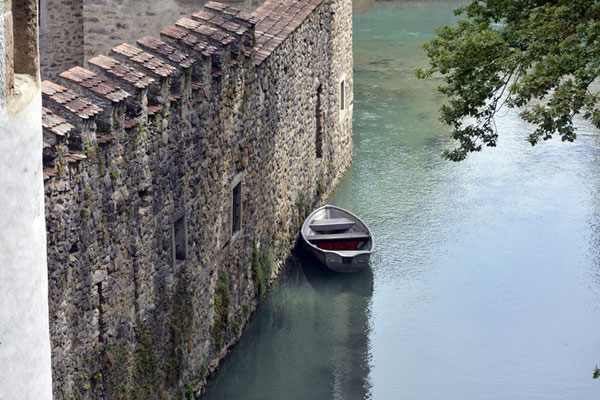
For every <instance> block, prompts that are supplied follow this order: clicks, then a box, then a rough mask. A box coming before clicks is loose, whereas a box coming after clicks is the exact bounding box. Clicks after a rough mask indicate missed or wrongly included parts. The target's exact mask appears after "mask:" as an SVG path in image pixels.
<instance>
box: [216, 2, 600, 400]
mask: <svg viewBox="0 0 600 400" xmlns="http://www.w3.org/2000/svg"><path fill="white" fill-rule="evenodd" d="M455 6H456V4H452V3H448V2H441V3H440V2H384V3H377V4H376V5H375V7H374V8H373V9H372V10H371V11H370V12H369V13H367V14H364V15H359V16H355V18H354V24H355V25H354V34H355V36H354V45H355V47H354V52H355V53H354V56H355V65H354V71H355V88H354V91H355V104H354V140H355V158H354V165H353V167H352V169H351V171H350V173H349V174H348V176H347V178H346V179H345V181H344V182H343V183H342V185H341V186H340V188H339V190H338V191H337V193H336V195H335V197H334V198H333V199H332V203H333V204H337V205H340V206H342V207H346V208H349V209H351V210H353V211H354V212H356V213H357V214H358V215H360V216H362V217H363V218H364V220H365V221H366V222H367V223H368V224H369V225H370V226H371V228H372V229H373V231H374V233H375V235H376V238H377V244H378V249H377V251H376V253H375V254H374V257H373V260H372V263H371V265H372V268H371V269H369V270H366V271H363V272H361V273H359V274H356V275H349V276H341V275H334V274H328V273H326V272H325V271H323V269H322V268H320V267H319V266H318V265H315V264H314V262H313V261H312V259H310V258H309V257H308V256H307V255H306V254H305V253H303V252H302V251H298V252H297V254H296V256H295V258H294V259H293V260H292V261H291V262H290V266H289V268H288V271H287V273H286V274H285V276H284V277H283V278H282V279H281V280H280V281H279V282H278V284H277V285H276V287H275V288H274V289H273V291H272V292H271V293H270V294H269V296H268V298H267V299H266V301H265V303H264V305H263V306H262V307H261V309H260V311H259V312H258V314H257V316H256V318H255V320H254V321H253V322H252V323H251V325H250V327H249V329H248V330H247V331H246V333H245V336H244V338H243V339H242V341H241V342H240V344H239V345H238V346H237V347H236V348H235V349H234V350H233V352H232V354H231V356H230V357H229V359H228V360H227V361H226V362H225V364H224V365H223V367H222V368H221V370H220V371H219V372H218V374H217V375H216V377H215V378H214V379H213V380H212V381H211V382H210V387H209V390H208V392H207V393H206V395H205V397H204V398H205V399H207V400H208V399H211V400H212V399H219V400H224V399H245V400H251V399H252V400H254V399H256V400H259V399H261V400H267V399H292V400H295V399H319V400H320V399H324V400H326V399H336V400H337V399H378V400H387V399H408V400H412V399H414V400H421V399H423V400H429V399H432V400H435V399H444V400H448V399H460V400H464V399H502V400H505V399H544V400H547V399H563V400H565V399H573V400H587V399H599V398H600V382H599V381H595V380H593V379H592V377H591V375H592V372H593V369H594V367H595V365H596V364H600V140H599V139H598V137H597V135H595V134H594V133H593V131H592V129H590V128H586V127H585V126H583V127H582V129H581V130H580V132H579V139H578V140H577V142H576V143H573V144H564V143H560V142H559V141H555V142H548V143H544V144H542V145H541V146H538V147H535V148H533V149H532V148H531V147H530V146H529V144H527V143H526V142H525V141H524V138H525V137H526V135H527V132H528V130H529V129H530V128H529V127H528V126H527V125H526V124H525V123H523V122H521V121H520V120H519V119H518V118H517V117H516V115H515V114H514V113H508V114H507V113H501V114H502V117H501V118H499V119H498V121H497V122H498V128H499V130H500V132H501V136H502V140H500V142H499V147H498V148H496V149H488V151H485V152H484V153H482V154H477V155H475V156H473V157H470V159H469V160H467V161H466V162H463V163H459V164H455V163H450V162H447V161H444V160H442V159H441V157H440V154H441V152H442V151H443V149H445V148H448V147H449V146H451V145H452V143H450V142H449V140H448V139H447V129H446V128H445V127H443V126H442V125H440V124H439V122H437V109H438V107H439V104H440V102H441V101H442V99H441V98H440V97H439V95H437V94H436V92H435V89H434V88H435V85H436V82H435V81H434V80H431V81H428V82H423V81H418V80H416V79H415V78H414V77H413V72H412V71H413V69H414V67H416V66H418V65H423V64H424V63H425V59H424V57H423V54H422V51H421V49H420V44H421V43H422V42H424V41H426V40H427V39H428V38H430V37H431V32H432V30H433V28H434V27H435V26H438V25H442V24H446V23H452V22H453V17H452V14H451V12H450V10H451V8H453V7H455Z"/></svg>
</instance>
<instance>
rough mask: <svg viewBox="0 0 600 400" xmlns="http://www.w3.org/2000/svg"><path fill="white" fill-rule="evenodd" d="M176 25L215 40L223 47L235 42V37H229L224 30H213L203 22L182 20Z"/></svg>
mask: <svg viewBox="0 0 600 400" xmlns="http://www.w3.org/2000/svg"><path fill="white" fill-rule="evenodd" d="M175 25H177V26H180V27H182V28H185V29H189V30H191V31H192V32H195V33H198V34H200V35H202V36H205V37H207V38H210V39H211V40H214V41H215V42H218V43H220V44H222V45H228V44H230V43H231V42H233V40H234V38H233V36H231V35H229V34H228V33H226V32H224V31H223V30H221V29H218V28H213V27H212V26H208V25H205V24H204V23H202V22H198V21H194V20H193V19H189V18H181V19H180V20H179V21H177V22H176V23H175Z"/></svg>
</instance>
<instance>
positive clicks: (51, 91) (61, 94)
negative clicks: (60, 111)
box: [42, 81, 102, 119]
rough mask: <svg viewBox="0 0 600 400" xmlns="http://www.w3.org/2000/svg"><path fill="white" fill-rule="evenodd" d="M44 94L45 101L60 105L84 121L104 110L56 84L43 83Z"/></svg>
mask: <svg viewBox="0 0 600 400" xmlns="http://www.w3.org/2000/svg"><path fill="white" fill-rule="evenodd" d="M42 93H43V95H44V97H45V99H50V100H52V101H54V102H56V103H58V104H60V105H61V106H63V107H64V108H66V109H67V110H69V111H71V112H72V113H74V114H76V115H77V116H78V117H80V118H83V119H88V118H90V117H93V116H95V115H96V114H98V113H99V112H100V111H102V108H100V107H98V106H96V105H94V104H92V103H91V102H90V101H89V100H87V99H84V98H82V97H79V96H78V95H76V94H75V93H74V92H72V91H71V90H69V89H67V88H66V87H64V86H61V85H57V84H56V83H54V82H50V81H43V82H42Z"/></svg>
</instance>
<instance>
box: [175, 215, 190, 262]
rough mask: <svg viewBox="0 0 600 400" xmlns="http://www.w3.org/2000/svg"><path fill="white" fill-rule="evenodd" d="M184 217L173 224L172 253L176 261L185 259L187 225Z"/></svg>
mask: <svg viewBox="0 0 600 400" xmlns="http://www.w3.org/2000/svg"><path fill="white" fill-rule="evenodd" d="M186 222H187V221H186V218H185V216H182V217H181V218H179V219H178V220H177V221H175V223H174V224H173V251H174V253H175V259H176V260H185V259H186V258H187V223H186Z"/></svg>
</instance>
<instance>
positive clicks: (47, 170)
mask: <svg viewBox="0 0 600 400" xmlns="http://www.w3.org/2000/svg"><path fill="white" fill-rule="evenodd" d="M57 173H58V170H57V169H56V168H52V167H44V180H45V181H47V180H48V179H50V178H52V177H53V176H54V175H56V174H57Z"/></svg>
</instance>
